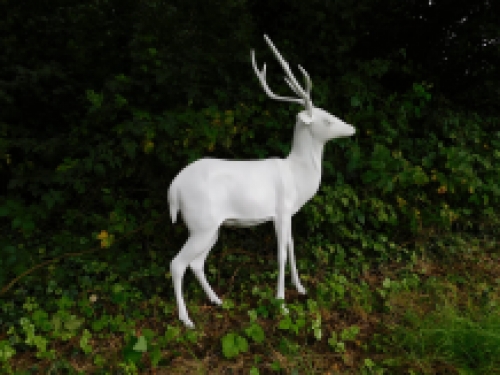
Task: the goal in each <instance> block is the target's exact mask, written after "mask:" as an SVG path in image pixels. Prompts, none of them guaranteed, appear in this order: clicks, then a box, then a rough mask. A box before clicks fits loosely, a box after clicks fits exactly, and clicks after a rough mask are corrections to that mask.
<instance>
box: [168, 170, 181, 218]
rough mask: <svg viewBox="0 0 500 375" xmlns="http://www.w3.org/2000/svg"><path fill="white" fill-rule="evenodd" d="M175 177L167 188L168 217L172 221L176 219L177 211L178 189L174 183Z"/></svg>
mask: <svg viewBox="0 0 500 375" xmlns="http://www.w3.org/2000/svg"><path fill="white" fill-rule="evenodd" d="M175 181H176V180H175V179H174V181H173V182H172V184H171V185H170V188H169V189H168V203H169V205H170V217H171V218H172V223H175V222H176V221H177V213H178V212H179V190H178V189H177V185H176V183H175Z"/></svg>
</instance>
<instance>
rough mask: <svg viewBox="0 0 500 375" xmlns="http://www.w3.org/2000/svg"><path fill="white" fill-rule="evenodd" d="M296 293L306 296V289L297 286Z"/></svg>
mask: <svg viewBox="0 0 500 375" xmlns="http://www.w3.org/2000/svg"><path fill="white" fill-rule="evenodd" d="M297 292H299V294H307V290H306V288H304V287H303V286H302V285H301V284H299V285H297Z"/></svg>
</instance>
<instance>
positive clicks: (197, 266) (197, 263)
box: [189, 231, 222, 305]
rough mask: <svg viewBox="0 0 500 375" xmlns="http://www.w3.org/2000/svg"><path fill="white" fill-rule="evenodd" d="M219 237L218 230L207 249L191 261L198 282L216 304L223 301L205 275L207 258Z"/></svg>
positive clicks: (220, 303) (190, 264)
mask: <svg viewBox="0 0 500 375" xmlns="http://www.w3.org/2000/svg"><path fill="white" fill-rule="evenodd" d="M218 237H219V233H218V231H217V232H216V233H215V234H214V236H213V238H212V240H211V241H210V243H209V244H208V246H207V248H206V250H205V251H204V252H203V253H201V254H200V255H198V257H197V258H195V259H194V260H193V261H191V263H189V267H191V270H192V271H193V272H194V275H195V276H196V278H197V279H198V282H199V283H200V285H201V287H202V288H203V290H204V291H205V294H206V295H207V297H208V299H209V300H210V301H211V302H212V303H214V304H216V305H222V301H221V300H220V298H219V297H217V294H215V292H214V291H213V289H212V288H211V287H210V284H209V283H208V281H207V278H206V276H205V271H204V267H205V260H206V259H207V256H208V254H209V253H210V250H211V249H212V247H213V246H214V245H215V242H217V238H218Z"/></svg>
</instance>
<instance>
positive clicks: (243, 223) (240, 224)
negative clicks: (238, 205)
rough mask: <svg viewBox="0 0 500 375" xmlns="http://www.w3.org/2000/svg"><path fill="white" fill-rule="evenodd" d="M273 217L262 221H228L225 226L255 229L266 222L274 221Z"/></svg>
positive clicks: (225, 221)
mask: <svg viewBox="0 0 500 375" xmlns="http://www.w3.org/2000/svg"><path fill="white" fill-rule="evenodd" d="M272 219H273V217H271V216H270V217H266V218H262V219H226V220H224V223H223V225H224V226H226V227H242V228H245V227H253V226H255V225H259V224H262V223H265V222H266V221H269V220H272Z"/></svg>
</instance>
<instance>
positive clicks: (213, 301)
mask: <svg viewBox="0 0 500 375" xmlns="http://www.w3.org/2000/svg"><path fill="white" fill-rule="evenodd" d="M210 301H211V302H212V303H213V304H214V305H217V306H222V301H221V300H220V298H218V297H213V298H210Z"/></svg>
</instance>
